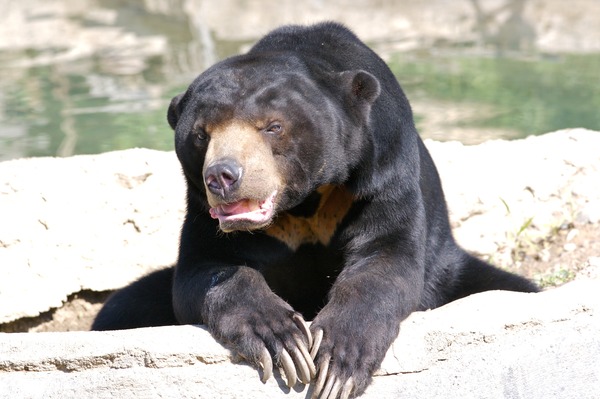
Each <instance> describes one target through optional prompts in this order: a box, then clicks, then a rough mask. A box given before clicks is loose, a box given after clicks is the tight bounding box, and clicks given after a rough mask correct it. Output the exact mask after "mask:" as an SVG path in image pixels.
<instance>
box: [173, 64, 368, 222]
mask: <svg viewBox="0 0 600 399" xmlns="http://www.w3.org/2000/svg"><path fill="white" fill-rule="evenodd" d="M379 92H380V86H379V82H378V80H377V79H376V78H375V77H374V76H373V75H371V74H369V73H368V72H365V71H362V70H356V71H344V72H331V71H325V70H323V69H321V68H320V67H315V66H310V65H307V64H306V63H305V62H304V61H302V60H301V59H299V58H298V57H296V56H295V55H289V54H276V53H274V54H258V55H255V54H247V55H243V56H237V57H232V58H230V59H227V60H225V61H222V62H220V63H218V64H216V65H214V66H213V67H211V68H209V69H208V70H206V71H205V72H204V73H202V74H201V75H200V76H199V77H198V78H196V79H195V80H194V82H193V83H192V84H191V85H190V87H189V88H188V89H187V91H186V92H185V93H183V94H180V95H178V96H176V97H175V98H173V100H172V101H171V105H170V106H169V111H168V121H169V124H170V125H171V127H172V128H173V129H174V130H175V148H176V152H177V156H178V157H179V160H180V162H181V164H182V167H183V171H184V174H185V176H186V179H187V181H188V196H190V198H191V199H194V200H197V201H199V203H200V204H201V205H204V207H205V210H207V211H208V212H210V215H211V216H212V217H213V218H215V219H218V221H219V226H220V229H221V230H222V231H224V232H230V231H234V230H254V229H260V228H264V227H266V226H267V225H269V224H270V223H271V222H272V221H273V219H274V217H275V216H276V214H277V213H278V212H282V211H286V210H289V209H291V208H293V207H295V206H297V205H299V204H301V203H302V202H303V201H304V200H305V199H306V198H308V197H309V196H310V195H311V193H313V192H314V191H315V190H316V189H318V188H319V187H320V186H323V185H326V184H337V185H339V184H343V183H344V182H345V181H346V180H347V179H348V178H349V176H350V174H351V171H352V169H353V168H356V167H357V166H359V163H360V158H361V153H362V152H363V150H364V148H365V147H366V146H368V143H369V137H368V134H367V131H368V124H369V114H370V109H371V105H372V104H373V102H374V101H375V100H376V99H377V97H378V96H379Z"/></svg>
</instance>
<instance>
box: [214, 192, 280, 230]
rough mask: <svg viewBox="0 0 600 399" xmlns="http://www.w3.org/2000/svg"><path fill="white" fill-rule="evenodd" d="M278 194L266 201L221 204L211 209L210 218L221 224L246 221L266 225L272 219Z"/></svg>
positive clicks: (247, 200) (274, 193) (244, 200)
mask: <svg viewBox="0 0 600 399" xmlns="http://www.w3.org/2000/svg"><path fill="white" fill-rule="evenodd" d="M275 195H276V192H273V194H271V195H270V196H269V198H267V199H266V200H264V201H257V200H250V199H243V200H240V201H237V202H233V203H231V204H221V205H217V206H215V207H213V208H210V210H209V212H210V216H211V217H212V218H213V219H219V222H224V221H234V220H245V221H249V222H254V223H264V222H266V221H268V220H270V219H271V217H272V216H273V210H274V200H275Z"/></svg>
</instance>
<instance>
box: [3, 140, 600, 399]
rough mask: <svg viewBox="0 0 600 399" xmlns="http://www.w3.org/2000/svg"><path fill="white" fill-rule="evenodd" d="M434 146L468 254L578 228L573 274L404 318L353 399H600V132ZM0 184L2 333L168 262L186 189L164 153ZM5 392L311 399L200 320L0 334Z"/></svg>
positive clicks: (10, 173) (39, 167) (493, 254)
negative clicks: (263, 376)
mask: <svg viewBox="0 0 600 399" xmlns="http://www.w3.org/2000/svg"><path fill="white" fill-rule="evenodd" d="M427 145H428V147H429V148H430V149H431V152H432V155H433V157H434V159H435V160H436V163H437V165H438V168H439V170H440V174H441V175H442V180H443V182H444V188H445V190H446V194H447V199H448V203H449V207H450V209H451V219H452V223H453V225H454V226H455V233H456V235H457V238H458V240H459V241H460V242H461V244H462V245H464V246H465V247H466V248H468V249H470V250H472V251H474V252H477V253H479V254H481V255H483V256H486V257H489V258H491V259H492V260H494V261H495V262H496V263H497V264H500V265H504V266H510V265H511V264H512V263H513V261H514V259H515V253H516V251H523V247H524V246H525V245H526V244H527V243H528V242H530V241H533V240H535V239H537V238H536V237H542V238H543V237H545V236H546V235H548V234H549V232H552V231H555V230H556V229H562V226H564V225H569V226H576V227H577V228H572V227H571V228H569V230H568V234H567V237H566V238H565V242H566V244H565V245H564V248H563V250H562V252H565V253H570V254H572V253H573V252H577V251H578V250H579V247H577V246H575V248H571V246H572V244H573V243H574V242H575V241H577V239H578V237H579V238H580V237H581V236H585V237H588V238H586V240H587V241H585V242H587V244H585V245H587V247H586V251H582V252H583V253H584V254H585V257H584V258H581V262H582V265H581V267H582V270H581V273H580V274H579V275H578V279H577V281H575V282H572V283H569V284H567V285H565V286H563V287H561V288H557V289H554V290H548V291H546V292H543V293H540V294H521V293H509V292H489V293H483V294H478V295H474V296H471V297H469V298H465V299H463V300H460V301H456V302H454V303H451V304H449V305H446V306H444V307H442V308H439V309H436V310H433V311H428V312H417V313H414V314H413V315H411V316H410V317H409V319H407V320H406V321H405V322H404V323H403V324H402V329H401V334H400V336H399V338H398V340H397V341H396V343H395V344H394V345H393V347H392V348H391V349H390V351H389V352H388V355H387V357H386V360H385V361H384V363H383V365H382V368H381V370H380V371H379V372H378V373H377V376H376V378H375V379H374V383H373V385H372V386H371V387H370V388H369V389H368V391H367V393H366V394H365V395H364V397H365V398H400V397H444V398H455V397H456V398H498V397H504V398H527V399H530V398H534V399H535V398H540V399H541V398H578V399H579V398H590V399H592V398H598V397H600V362H598V361H597V359H598V358H600V339H598V337H600V315H599V314H600V313H599V312H600V295H598V292H600V279H599V276H600V273H599V270H600V261H599V260H600V251H596V249H597V248H599V247H598V246H597V243H598V234H597V231H598V223H599V220H598V215H599V214H600V213H599V210H600V185H599V184H598V182H599V181H600V151H598V149H599V148H600V133H597V132H591V131H586V130H582V129H573V130H569V131H561V132H556V133H552V134H548V135H545V136H541V137H532V138H528V139H526V140H520V141H513V142H502V141H495V142H488V143H485V144H482V145H479V146H472V147H471V146H463V145H461V144H459V143H438V142H427ZM0 176H1V179H0V220H1V223H0V268H1V269H0V270H1V273H2V278H1V279H0V327H2V326H1V323H7V322H12V321H15V320H23V318H24V317H33V316H37V315H39V314H40V313H42V312H44V311H46V310H48V309H53V308H58V307H60V306H61V305H62V304H63V303H64V301H65V300H66V299H67V297H69V298H72V296H73V295H79V294H81V295H83V293H84V292H97V291H106V290H112V289H115V288H118V287H120V286H122V285H124V284H126V283H128V282H130V281H132V280H133V279H135V278H137V277H138V276H140V275H142V274H144V273H146V272H147V271H150V270H153V269H156V268H160V267H164V266H165V265H169V264H171V263H173V262H174V261H175V257H176V253H177V244H178V232H179V228H180V224H181V220H182V217H183V215H184V209H185V205H184V196H185V187H184V184H183V179H182V177H181V172H180V169H179V164H178V162H177V159H176V157H175V155H174V154H173V153H172V152H167V153H165V152H158V151H151V150H128V151H121V152H114V153H108V154H102V155H93V156H78V157H73V158H66V159H51V158H39V159H23V160H15V161H8V162H3V163H0ZM590 237H591V238H590ZM540 256H541V255H540ZM544 256H546V255H544ZM547 256H549V257H552V256H556V257H557V258H560V254H554V253H552V254H549V255H547ZM520 263H521V262H520V261H518V262H517V264H516V266H517V267H518V266H519V264H520ZM517 271H518V270H517ZM84 302H85V301H84ZM68 305H69V306H71V307H72V310H71V312H72V313H70V314H69V315H68V316H67V317H66V318H71V319H72V318H77V317H80V316H82V314H85V313H88V316H90V315H91V316H93V309H92V310H90V308H88V307H86V306H84V305H81V304H78V303H77V300H72V301H70V302H69V304H68ZM63 317H64V315H63ZM79 327H80V328H85V325H80V326H79ZM30 331H33V330H30ZM0 387H2V389H0V398H13V397H19V398H20V397H23V398H65V397H66V398H71V397H94V398H103V397H122V398H129V397H131V398H133V397H159V396H160V397H167V398H186V397H195V398H219V397H223V398H257V397H260V398H269V397H273V398H275V397H289V398H292V397H302V398H305V397H306V396H307V392H308V389H307V388H301V387H296V388H295V389H294V390H291V391H289V390H288V389H287V388H285V384H284V383H283V381H282V379H281V377H280V375H276V379H272V380H271V381H269V382H268V383H267V384H262V383H261V382H260V381H259V376H258V373H257V371H256V370H254V369H253V368H251V367H248V366H247V365H244V364H239V362H237V361H232V358H231V356H230V354H229V353H228V351H227V350H225V349H224V348H223V347H222V346H221V345H219V344H217V343H216V342H215V341H214V340H213V339H212V338H211V337H210V336H209V334H208V333H207V332H206V331H205V330H204V329H202V328H200V327H193V326H178V327H165V328H154V329H139V330H130V331H120V332H103V333H98V332H62V333H58V332H51V333H39V334H35V333H30V334H25V333H17V334H7V333H0Z"/></svg>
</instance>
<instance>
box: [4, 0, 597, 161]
mask: <svg viewBox="0 0 600 399" xmlns="http://www.w3.org/2000/svg"><path fill="white" fill-rule="evenodd" d="M36 1H37V0H23V2H22V3H21V2H16V3H11V7H12V8H11V10H12V12H13V14H10V13H3V14H2V15H0V32H2V29H3V28H5V29H9V30H8V32H9V33H11V35H12V36H9V35H8V34H7V35H4V36H1V35H0V161H1V160H7V159H13V158H21V157H32V156H70V155H74V154H92V153H101V152H106V151H111V150H118V149H126V148H132V147H147V148H155V149H160V150H171V149H172V148H173V136H172V131H171V129H170V128H169V126H168V124H167V122H166V109H167V106H168V104H169V101H170V99H171V98H172V97H173V96H174V95H175V94H177V93H179V92H181V91H182V90H184V89H185V87H186V85H187V84H188V83H189V82H190V81H191V80H192V79H193V78H194V77H195V76H196V75H197V74H198V73H200V72H201V71H202V70H203V69H204V68H206V67H207V66H208V65H210V64H211V63H213V62H215V61H218V60H220V59H223V58H224V57H227V56H230V55H233V54H237V53H239V52H243V51H245V50H246V49H247V48H248V47H249V45H251V44H252V42H253V41H254V40H256V39H257V38H258V37H259V36H260V34H261V33H260V32H259V31H258V29H252V30H251V32H250V34H248V32H247V31H246V32H245V33H244V34H242V32H238V30H240V31H242V30H243V29H242V28H243V26H242V25H243V24H242V22H245V21H246V19H247V18H250V19H248V21H249V22H253V21H254V22H253V23H255V24H257V23H258V25H260V23H259V22H260V20H259V19H257V18H259V17H260V18H262V16H263V14H262V13H261V10H262V8H260V7H258V8H257V4H259V3H256V4H255V3H246V2H244V1H241V0H240V1H237V0H236V1H234V0H231V1H228V2H225V3H223V4H221V3H219V4H221V5H220V6H219V7H216V8H215V7H213V8H210V7H209V8H206V9H203V8H202V6H203V5H207V4H209V3H204V2H198V1H196V2H193V3H194V4H196V5H197V7H195V8H189V7H187V6H186V4H187V2H183V1H179V0H177V1H175V2H174V3H173V2H172V1H166V0H156V1H154V2H149V3H147V4H146V3H142V2H140V3H136V2H127V1H124V0H101V1H100V2H96V1H91V0H82V1H81V2H78V3H76V4H77V5H79V8H73V7H74V4H75V3H73V4H71V3H68V2H66V1H65V0H60V1H57V2H43V4H45V5H46V6H47V7H49V8H48V9H47V10H45V9H44V10H41V11H36V10H37V8H36V7H34V5H35V4H38V3H36ZM30 3H31V4H30ZM40 4H42V3H40ZM173 4H175V6H174V5H173ZM278 4H280V3H278ZM311 4H312V3H311ZM361 4H362V3H361ZM369 4H371V3H369V2H367V3H365V5H366V6H367V7H370V8H368V9H369V10H370V11H369V12H381V13H382V15H385V16H389V17H390V18H391V17H392V16H394V15H396V14H397V12H398V9H397V7H399V6H398V4H397V3H395V2H390V3H389V4H388V3H386V5H385V7H388V8H390V9H389V10H388V11H386V10H383V11H382V10H380V8H381V7H384V5H382V3H381V4H380V2H376V1H373V2H372V4H371V5H369ZM431 4H433V3H431ZM431 4H430V6H431V7H433V5H431ZM436 4H437V3H436ZM62 6H65V8H61V7H62ZM213 6H214V4H213ZM312 6H314V5H312ZM312 6H311V7H312ZM186 7H187V8H186ZM223 7H228V8H223ZM278 7H283V8H282V10H288V11H289V10H296V3H295V2H283V3H281V4H280V5H279V6H278ZM315 7H316V6H315ZM332 7H333V6H332ZM385 7H384V8H385ZM444 7H445V8H444V9H448V10H452V8H448V5H446V6H444ZM72 8H73V9H72ZM242 8H243V10H242ZM240 10H241V11H240ZM216 11H221V13H220V14H219V13H218V12H217V14H215V13H214V12H216ZM329 11H330V12H333V11H335V12H336V13H337V12H338V9H337V8H335V7H333V8H332V9H331V10H329ZM350 11H351V10H350V9H349V10H344V11H343V12H342V14H340V15H345V14H344V12H350ZM211 12H212V14H211ZM236 12H237V13H238V14H235V13H236ZM14 13H16V14H14ZM292 14H293V15H295V14H294V13H292ZM292 14H291V15H292ZM11 15H21V16H22V17H23V18H22V20H23V21H25V22H24V23H23V25H22V26H21V27H20V28H18V29H16V30H15V29H13V25H14V20H15V19H14V18H13V19H11V18H12V16H11ZM207 15H212V17H210V18H208V17H207ZM332 15H333V14H332ZM232 16H234V17H235V18H234V19H233V20H235V21H238V22H236V23H237V24H240V25H239V29H238V27H237V26H233V27H232V26H229V27H228V29H224V30H219V28H220V26H221V25H225V26H224V28H227V24H228V23H229V20H230V19H231V17H232ZM323 16H324V17H326V15H325V14H324V15H323ZM300 17H301V16H298V19H300ZM203 18H204V19H203ZM236 18H237V19H236ZM265 18H266V17H265ZM17 20H19V19H18V18H17ZM269 21H270V19H269ZM265 22H266V21H265ZM391 26H392V24H391V22H390V27H391ZM6 27H8V28H6ZM363 28H364V27H363ZM10 29H12V30H10ZM61 29H66V30H67V31H68V32H67V33H63V32H62V31H61ZM69 29H71V30H70V31H69ZM15 32H16V34H15ZM37 32H44V34H37ZM69 32H70V33H69ZM238 33H239V34H238ZM254 33H256V36H252V38H251V37H250V36H251V35H252V34H254ZM403 40H404V37H400V38H398V37H390V38H387V39H385V40H380V41H379V42H377V43H372V44H373V47H374V48H375V50H376V51H380V50H381V51H382V53H384V55H385V58H386V60H389V65H390V67H391V68H392V70H393V71H394V73H395V74H396V75H397V76H398V78H399V81H400V82H401V84H402V86H403V87H404V89H405V91H406V93H407V95H408V97H409V99H410V100H411V102H412V103H413V106H414V110H415V119H416V122H417V127H418V128H419V130H420V132H421V134H422V136H424V137H432V138H435V139H438V140H461V141H463V142H465V143H477V142H481V141H484V140H486V139H490V138H507V139H514V138H519V137H524V136H528V135H531V134H543V133H546V132H550V131H554V130H557V129H562V128H573V127H585V128H589V129H594V130H600V111H599V110H600V54H587V55H569V54H560V53H557V54H554V55H548V54H543V53H541V52H538V51H535V50H534V51H527V54H525V55H524V54H521V53H519V52H518V51H517V52H514V51H513V52H498V51H495V50H494V48H493V46H490V45H489V44H488V45H485V44H484V45H481V43H480V44H477V43H475V42H470V43H467V44H464V43H462V42H461V43H453V42H449V43H445V44H443V43H442V46H441V47H436V46H435V45H433V44H430V45H428V46H422V47H418V48H412V49H411V50H410V51H403V52H398V51H397V50H390V48H394V47H393V44H394V43H402V42H403ZM382 43H383V44H382ZM390 43H391V44H392V45H391V46H390ZM386 44H387V47H386ZM462 46H464V48H463V47H462ZM381 47H383V49H382V48H381ZM89 49H91V50H90V51H88V50H89ZM496 50H497V49H496ZM497 54H503V55H502V56H500V55H497Z"/></svg>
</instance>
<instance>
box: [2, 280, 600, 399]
mask: <svg viewBox="0 0 600 399" xmlns="http://www.w3.org/2000/svg"><path fill="white" fill-rule="evenodd" d="M599 292H600V281H597V280H587V281H576V282H573V283H569V284H567V285H565V286H563V287H561V288H557V289H554V290H550V291H546V292H543V293H540V294H523V293H511V292H500V291H496V292H488V293H482V294H477V295H473V296H471V297H468V298H465V299H462V300H460V301H456V302H454V303H451V304H449V305H446V306H444V307H441V308H439V309H436V310H433V311H428V312H416V313H414V314H413V315H411V316H410V317H409V319H407V320H406V321H405V322H404V323H403V324H402V328H401V333H400V336H399V338H398V340H397V341H396V342H395V343H394V345H393V347H392V348H391V349H390V351H389V352H388V355H387V357H386V359H385V361H384V363H383V366H382V368H381V370H380V371H379V372H378V373H377V375H376V377H375V379H374V383H373V384H372V385H371V386H370V387H369V389H368V390H367V392H366V394H365V395H364V396H363V397H364V398H412V397H419V398H434V397H440V398H441V397H443V398H463V399H464V398H527V399H536V398H539V399H546V398H590V399H592V398H598V397H600V362H598V359H600V339H598V337H600V295H598V293H599ZM0 386H2V390H1V392H0V397H1V398H76V397H77V398H83V397H89V398H92V397H93V398H113V397H118V398H154V397H162V398H207V399H208V398H210V399H214V398H306V397H307V395H308V393H310V392H309V391H310V390H309V389H308V388H306V387H303V386H301V385H297V386H296V387H295V389H293V390H291V391H290V390H288V389H287V388H286V387H285V384H284V381H283V380H282V379H281V376H280V375H279V374H277V373H276V377H275V379H271V380H270V381H268V382H267V383H266V384H262V383H261V382H260V380H259V375H258V372H257V371H256V370H255V369H253V368H252V367H249V366H248V365H245V364H243V363H234V362H232V358H231V356H230V354H229V352H228V351H227V350H226V349H224V348H223V347H222V346H221V345H219V344H218V343H216V342H215V341H214V340H213V339H212V338H211V337H210V335H209V334H208V332H207V331H205V329H204V328H202V327H195V326H178V327H161V328H146V329H139V330H129V331H117V332H66V333H65V332H63V333H30V334H27V333H19V334H0Z"/></svg>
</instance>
